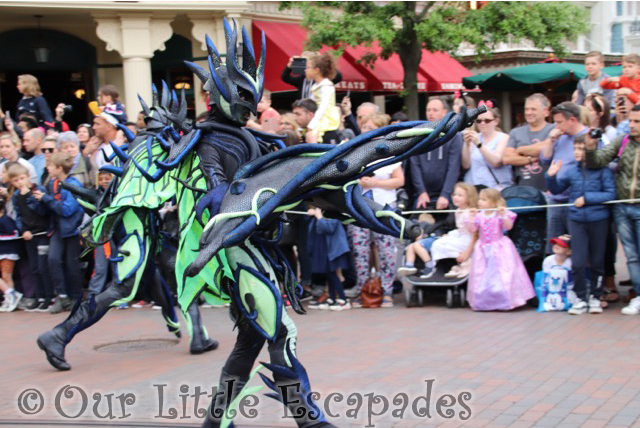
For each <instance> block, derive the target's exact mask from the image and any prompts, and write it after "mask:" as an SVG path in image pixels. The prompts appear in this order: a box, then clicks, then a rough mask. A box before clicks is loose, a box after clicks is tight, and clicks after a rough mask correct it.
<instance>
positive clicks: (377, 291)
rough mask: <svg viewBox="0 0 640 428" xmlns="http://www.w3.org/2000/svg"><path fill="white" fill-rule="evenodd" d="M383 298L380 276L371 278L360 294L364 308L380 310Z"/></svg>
mask: <svg viewBox="0 0 640 428" xmlns="http://www.w3.org/2000/svg"><path fill="white" fill-rule="evenodd" d="M382 296H383V293H382V280H381V279H380V277H379V276H370V277H369V278H368V279H367V281H366V282H365V283H364V285H363V286H362V291H361V292H360V300H361V301H362V307H363V308H379V307H380V306H381V305H382Z"/></svg>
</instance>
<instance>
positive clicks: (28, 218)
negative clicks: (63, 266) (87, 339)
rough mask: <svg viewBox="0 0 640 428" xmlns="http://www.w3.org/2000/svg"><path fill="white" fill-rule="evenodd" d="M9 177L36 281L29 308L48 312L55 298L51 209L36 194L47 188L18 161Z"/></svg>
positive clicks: (17, 217) (18, 220)
mask: <svg viewBox="0 0 640 428" xmlns="http://www.w3.org/2000/svg"><path fill="white" fill-rule="evenodd" d="M8 175H9V180H10V181H11V184H12V185H13V187H14V188H15V189H16V191H15V192H14V193H13V207H14V210H15V214H16V225H17V228H18V231H19V232H20V233H21V234H22V238H23V239H24V244H25V247H26V250H27V261H28V262H29V269H31V273H32V274H33V275H34V276H35V280H36V295H35V297H36V299H35V300H34V304H33V306H31V307H27V308H26V310H27V311H34V312H47V311H48V310H49V306H50V305H51V300H52V299H53V297H54V295H53V284H52V283H51V279H50V278H49V266H48V257H49V237H48V236H47V231H48V230H49V225H50V221H49V211H48V210H47V207H46V206H45V205H44V203H43V202H40V201H38V200H37V199H36V198H35V197H34V196H33V191H35V190H39V191H40V192H45V188H44V187H42V186H40V185H36V184H33V183H31V182H30V181H29V171H28V170H27V169H26V168H25V167H24V166H22V165H20V164H18V163H16V164H14V165H12V166H10V167H9V171H8Z"/></svg>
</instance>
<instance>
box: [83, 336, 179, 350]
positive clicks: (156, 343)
mask: <svg viewBox="0 0 640 428" xmlns="http://www.w3.org/2000/svg"><path fill="white" fill-rule="evenodd" d="M179 342H180V341H179V340H177V339H140V340H123V341H120V342H114V343H107V344H104V345H98V346H96V347H94V349H95V350H96V351H98V352H107V353H121V352H136V351H149V350H153V349H165V348H170V347H172V346H175V345H177V344H178V343H179Z"/></svg>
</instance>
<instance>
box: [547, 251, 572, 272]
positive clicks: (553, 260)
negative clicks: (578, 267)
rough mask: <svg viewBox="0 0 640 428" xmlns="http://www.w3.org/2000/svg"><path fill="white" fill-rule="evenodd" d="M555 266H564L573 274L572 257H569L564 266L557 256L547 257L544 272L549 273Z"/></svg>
mask: <svg viewBox="0 0 640 428" xmlns="http://www.w3.org/2000/svg"><path fill="white" fill-rule="evenodd" d="M554 266H562V267H563V268H565V269H567V270H568V271H569V272H571V257H567V260H565V261H564V263H562V264H560V263H558V261H557V260H556V255H555V254H551V255H550V256H547V257H545V259H544V261H543V262H542V270H543V271H545V272H547V273H548V272H549V271H550V270H551V268H552V267H554Z"/></svg>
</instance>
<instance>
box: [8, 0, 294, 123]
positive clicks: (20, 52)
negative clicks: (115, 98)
mask: <svg viewBox="0 0 640 428" xmlns="http://www.w3.org/2000/svg"><path fill="white" fill-rule="evenodd" d="M278 6H279V2H249V1H211V2H196V1H175V2H118V1H95V2H79V1H57V2H44V1H25V2H20V3H18V2H8V1H0V12H1V13H0V103H1V105H2V107H3V108H4V110H8V111H10V112H12V110H13V109H15V105H16V104H17V101H18V100H19V99H20V94H19V93H18V92H17V90H16V78H17V76H18V75H20V74H33V75H35V76H36V77H38V79H39V81H40V84H41V86H42V89H43V93H44V96H45V98H46V99H47V101H48V102H49V104H50V105H51V106H52V108H53V107H54V106H55V105H57V104H58V103H59V102H62V103H65V104H69V105H72V106H73V107H74V109H73V112H72V113H71V114H72V115H73V116H74V119H75V121H76V122H81V121H88V120H89V119H90V115H89V112H88V110H87V109H86V104H87V102H89V101H91V100H95V99H96V96H97V90H98V88H99V87H100V86H101V85H104V84H113V85H115V86H116V87H118V88H119V89H120V98H121V101H122V102H123V103H124V104H125V106H127V107H128V109H127V112H128V115H129V119H130V120H131V119H135V115H136V113H137V112H138V111H139V110H140V104H139V102H138V99H137V97H138V94H139V95H140V96H142V97H143V98H144V99H145V100H151V85H152V82H159V81H160V80H165V81H167V82H168V83H169V84H170V85H171V86H172V87H173V88H176V89H180V88H185V89H186V90H187V93H188V97H189V101H190V109H192V110H194V111H195V113H200V112H202V111H205V109H206V105H205V101H204V98H203V94H202V92H201V86H200V81H199V80H198V79H197V78H196V77H195V76H194V75H193V74H192V73H191V72H190V71H189V70H188V69H187V68H186V67H185V66H184V64H183V62H182V61H183V60H190V61H194V62H196V63H199V64H201V65H202V66H205V67H207V61H206V55H207V53H206V45H205V34H209V36H210V37H211V39H212V40H213V42H214V43H215V44H216V46H217V47H218V49H219V51H220V53H221V54H224V53H225V43H224V30H223V23H222V22H223V21H222V20H223V18H224V17H226V18H227V19H234V20H235V21H236V22H237V23H238V27H239V28H240V27H241V26H242V25H245V26H247V30H248V31H249V34H251V23H252V20H254V19H258V20H277V21H280V22H299V21H300V19H301V15H300V13H299V12H297V11H279V10H278Z"/></svg>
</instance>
